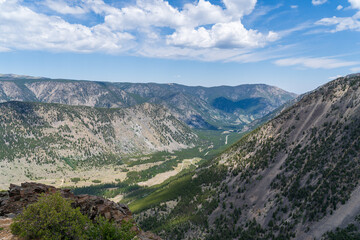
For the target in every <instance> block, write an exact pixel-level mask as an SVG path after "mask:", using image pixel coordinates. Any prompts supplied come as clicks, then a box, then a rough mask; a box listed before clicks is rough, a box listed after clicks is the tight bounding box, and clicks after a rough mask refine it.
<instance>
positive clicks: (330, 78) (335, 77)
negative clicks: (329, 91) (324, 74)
mask: <svg viewBox="0 0 360 240" xmlns="http://www.w3.org/2000/svg"><path fill="white" fill-rule="evenodd" d="M339 77H342V75H336V76H332V77H329V78H328V79H329V80H330V81H331V80H334V79H337V78H339Z"/></svg>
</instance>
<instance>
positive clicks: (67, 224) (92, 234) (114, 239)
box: [10, 193, 136, 240]
mask: <svg viewBox="0 0 360 240" xmlns="http://www.w3.org/2000/svg"><path fill="white" fill-rule="evenodd" d="M133 226H134V223H133V222H130V221H129V222H125V221H124V222H123V223H122V225H121V226H120V227H118V226H117V225H116V224H115V223H113V222H109V221H108V220H106V219H105V218H103V217H98V218H97V219H96V221H95V223H93V222H92V221H90V219H89V218H88V217H86V216H84V215H83V214H82V213H81V212H80V210H79V208H77V209H74V208H72V207H71V203H70V201H68V200H66V199H64V198H62V197H61V195H60V193H54V194H50V195H44V194H43V195H41V197H40V198H39V201H38V202H36V203H34V204H31V205H29V206H27V208H26V209H24V211H23V213H22V214H20V215H18V216H17V217H16V218H15V219H14V222H13V223H12V224H11V226H10V228H11V232H12V233H13V234H14V235H17V236H19V237H21V238H24V239H39V240H50V239H51V240H120V239H121V240H131V239H133V238H134V237H135V236H136V232H135V231H132V227H133Z"/></svg>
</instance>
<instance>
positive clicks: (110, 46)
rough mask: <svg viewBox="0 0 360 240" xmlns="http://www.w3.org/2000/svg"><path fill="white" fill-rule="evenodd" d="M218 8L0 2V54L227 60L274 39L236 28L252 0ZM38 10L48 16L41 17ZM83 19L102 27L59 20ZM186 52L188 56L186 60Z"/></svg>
mask: <svg viewBox="0 0 360 240" xmlns="http://www.w3.org/2000/svg"><path fill="white" fill-rule="evenodd" d="M223 3H224V6H225V8H223V7H221V6H219V5H216V4H212V3H211V2H210V1H207V0H198V1H196V2H193V3H187V4H185V5H184V6H183V7H182V8H181V9H178V8H175V7H173V6H172V5H171V4H170V3H169V2H168V1H166V0H136V1H135V2H129V3H127V4H125V5H124V6H123V7H122V8H117V7H114V6H112V5H109V4H108V3H105V2H104V1H103V0H39V1H38V2H36V3H34V4H32V6H27V5H26V4H25V3H24V2H23V1H21V0H0V51H8V50H17V49H26V50H51V51H74V52H95V51H97V52H109V53H113V54H117V53H125V52H126V53H130V54H133V55H146V56H151V55H150V54H151V53H153V54H155V55H156V56H159V57H171V56H170V55H171V54H173V55H172V56H175V57H176V56H180V55H184V56H185V55H191V56H193V58H196V56H195V55H194V54H198V56H204V55H205V53H204V52H203V51H199V50H198V49H207V50H208V51H207V55H208V56H209V55H211V54H209V51H213V52H214V53H217V54H218V55H219V56H223V57H227V56H229V55H231V54H229V53H228V52H227V51H226V49H230V48H231V49H254V48H262V47H264V46H266V44H268V43H270V42H273V41H276V40H278V39H279V38H280V35H279V34H278V33H276V32H273V31H271V30H269V31H266V32H259V31H258V30H256V29H247V28H245V26H244V25H243V24H242V18H243V17H244V16H245V15H247V14H250V13H251V12H252V11H253V10H254V8H255V6H256V3H257V0H223ZM38 6H41V7H39V8H37V7H38ZM44 6H45V7H46V8H47V9H48V10H50V11H51V13H52V14H51V15H50V14H45V13H44V12H41V10H42V9H43V8H44ZM45 12H46V11H45ZM87 14H96V15H99V16H101V17H102V18H103V21H102V22H98V23H97V24H96V25H94V26H92V27H89V26H85V25H83V24H80V23H70V22H68V21H66V20H65V19H64V16H63V15H82V16H83V17H84V18H85V19H86V16H87ZM163 29H165V30H166V31H163ZM152 48H153V49H152ZM194 49H197V50H194ZM216 49H222V51H223V52H224V54H219V52H218V50H216ZM191 51H193V52H194V53H193V54H189V52H191Z"/></svg>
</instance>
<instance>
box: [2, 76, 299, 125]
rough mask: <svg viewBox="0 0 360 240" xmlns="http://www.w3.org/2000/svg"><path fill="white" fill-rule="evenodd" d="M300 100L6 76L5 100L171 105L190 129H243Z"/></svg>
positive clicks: (277, 92) (285, 95) (252, 90)
mask: <svg viewBox="0 0 360 240" xmlns="http://www.w3.org/2000/svg"><path fill="white" fill-rule="evenodd" d="M295 97H296V94H293V93H289V92H286V91H284V90H282V89H279V88H277V87H273V86H268V85H265V84H251V85H239V86H235V87H230V86H220V87H209V88H207V87H190V86H184V85H179V84H156V83H110V82H94V81H75V80H64V79H48V78H35V77H29V76H19V75H1V76H0V102H7V101H26V102H43V103H61V104H66V105H84V106H91V107H105V108H119V107H130V106H134V105H137V104H141V103H145V102H148V103H154V104H158V105H162V106H165V107H167V108H168V109H169V110H170V111H171V112H172V114H173V115H174V116H175V117H177V118H178V119H179V120H181V121H183V122H185V123H187V124H188V125H189V126H190V127H194V128H202V129H217V128H221V127H231V128H238V127H242V126H244V125H246V124H247V123H250V122H252V121H253V120H254V119H257V118H261V117H263V116H264V115H266V114H267V113H269V112H271V111H272V110H274V109H275V108H277V107H279V106H281V105H282V104H284V103H285V102H287V101H289V100H291V99H293V98H295Z"/></svg>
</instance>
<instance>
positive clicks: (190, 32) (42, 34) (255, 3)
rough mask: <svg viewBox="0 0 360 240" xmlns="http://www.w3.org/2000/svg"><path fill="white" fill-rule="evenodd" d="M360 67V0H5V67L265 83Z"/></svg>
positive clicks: (0, 8)
mask: <svg viewBox="0 0 360 240" xmlns="http://www.w3.org/2000/svg"><path fill="white" fill-rule="evenodd" d="M355 72H360V0H336V1H335V0H266V1H265V0H209V1H207V0H168V1H166V0H127V1H124V0H117V1H115V0H0V73H2V74H9V73H12V74H20V75H30V76H42V77H50V78H67V79H82V80H96V81H111V82H157V83H179V84H185V85H190V86H199V85H200V86H207V87H210V86H219V85H231V86H235V85H240V84H249V83H250V84H251V83H265V84H269V85H273V86H278V87H280V88H283V89H285V90H287V91H291V92H295V93H304V92H307V91H310V90H313V89H315V88H317V87H318V86H320V85H322V84H324V83H326V82H328V81H330V80H332V79H334V78H336V77H338V76H343V75H347V74H350V73H355Z"/></svg>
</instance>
